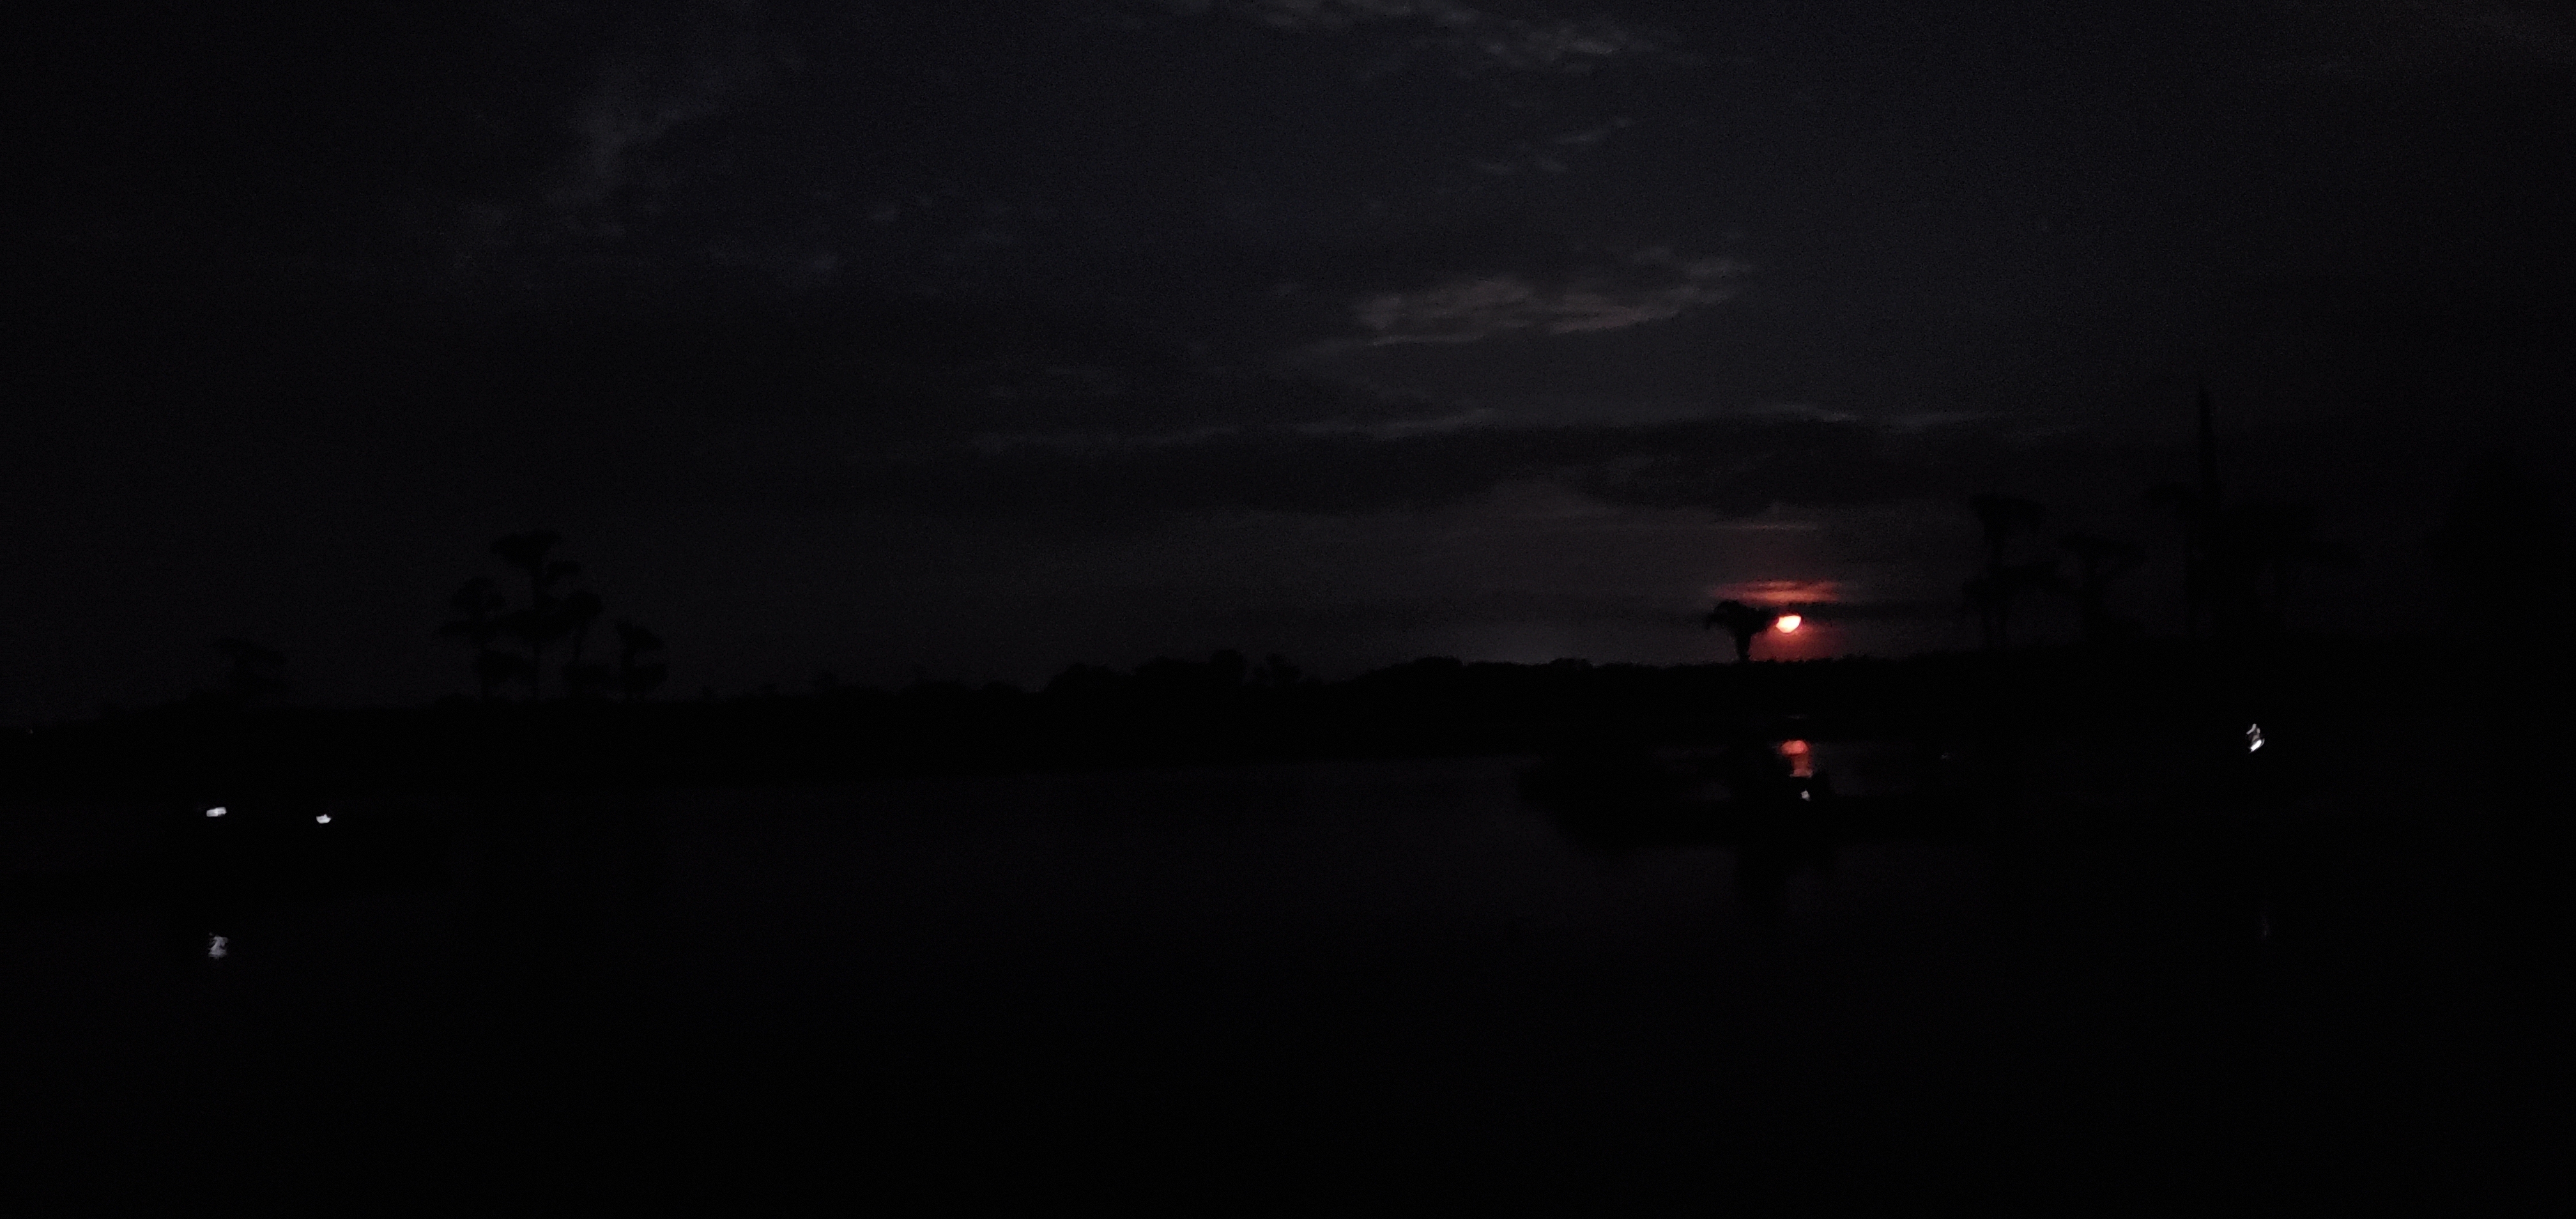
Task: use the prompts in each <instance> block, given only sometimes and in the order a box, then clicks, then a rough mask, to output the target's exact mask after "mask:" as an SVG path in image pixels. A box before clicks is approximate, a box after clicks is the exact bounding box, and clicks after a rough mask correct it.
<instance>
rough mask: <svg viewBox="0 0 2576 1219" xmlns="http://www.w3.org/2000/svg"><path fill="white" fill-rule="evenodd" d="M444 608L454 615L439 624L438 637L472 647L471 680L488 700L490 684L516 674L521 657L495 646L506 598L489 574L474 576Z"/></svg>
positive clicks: (504, 621)
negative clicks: (472, 672) (472, 664)
mask: <svg viewBox="0 0 2576 1219" xmlns="http://www.w3.org/2000/svg"><path fill="white" fill-rule="evenodd" d="M447 608H448V612H449V613H452V614H454V615H455V617H453V618H451V619H449V620H448V621H447V622H446V623H444V624H442V625H441V626H440V627H439V628H438V634H439V637H440V638H443V639H454V640H457V641H459V642H461V643H464V644H467V645H468V646H471V647H472V648H473V649H474V680H475V683H476V685H477V686H478V687H479V688H480V690H481V693H482V697H483V701H485V702H487V703H488V702H490V701H492V689H493V687H495V686H497V685H499V684H501V683H502V682H506V681H510V680H512V679H514V678H516V677H517V676H518V675H519V661H520V658H518V657H515V656H512V655H510V654H509V653H507V652H504V651H502V650H501V649H500V648H498V647H496V646H494V645H495V644H498V643H499V642H500V640H501V633H502V631H503V629H504V628H505V625H506V615H507V612H508V610H509V599H508V598H506V597H503V596H502V595H501V589H500V586H499V585H497V584H494V583H493V582H492V578H491V577H490V576H476V577H474V578H473V579H471V580H468V581H466V582H465V584H464V585H463V586H462V587H460V588H458V589H457V590H456V594H455V595H454V596H452V597H449V598H448V599H447Z"/></svg>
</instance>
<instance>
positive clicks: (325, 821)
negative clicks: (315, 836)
mask: <svg viewBox="0 0 2576 1219" xmlns="http://www.w3.org/2000/svg"><path fill="white" fill-rule="evenodd" d="M313 824H315V825H329V824H331V814H329V813H324V814H322V815H321V816H319V817H316V818H314V819H313Z"/></svg>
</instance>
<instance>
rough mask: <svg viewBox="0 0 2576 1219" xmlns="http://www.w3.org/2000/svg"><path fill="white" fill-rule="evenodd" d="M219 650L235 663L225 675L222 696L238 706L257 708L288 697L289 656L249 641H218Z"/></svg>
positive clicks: (226, 658) (216, 645)
mask: <svg viewBox="0 0 2576 1219" xmlns="http://www.w3.org/2000/svg"><path fill="white" fill-rule="evenodd" d="M215 650H216V651H218V652H221V653H223V655H224V659H225V660H227V661H230V662H231V668H230V669H229V670H227V671H226V673H225V674H224V688H223V694H222V697H223V699H224V701H225V702H228V703H230V704H232V705H233V706H236V707H254V706H261V705H265V704H267V703H271V702H275V701H276V700H278V699H280V698H283V697H285V695H286V654H285V653H283V652H280V651H278V650H277V649H275V648H272V647H268V646H265V645H263V644H257V643H253V642H251V641H250V640H247V639H218V640H216V641H215Z"/></svg>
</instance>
